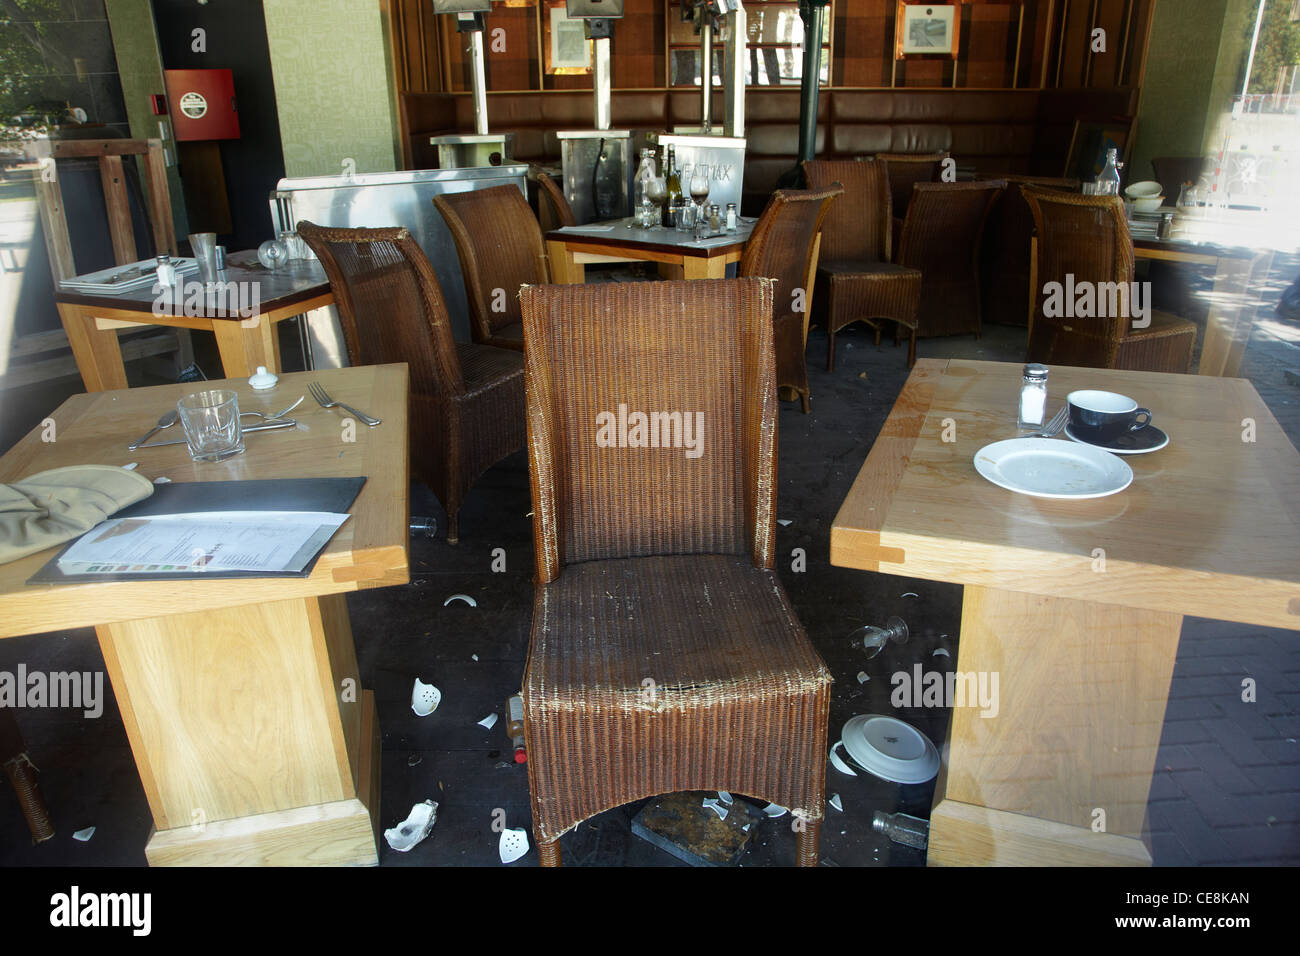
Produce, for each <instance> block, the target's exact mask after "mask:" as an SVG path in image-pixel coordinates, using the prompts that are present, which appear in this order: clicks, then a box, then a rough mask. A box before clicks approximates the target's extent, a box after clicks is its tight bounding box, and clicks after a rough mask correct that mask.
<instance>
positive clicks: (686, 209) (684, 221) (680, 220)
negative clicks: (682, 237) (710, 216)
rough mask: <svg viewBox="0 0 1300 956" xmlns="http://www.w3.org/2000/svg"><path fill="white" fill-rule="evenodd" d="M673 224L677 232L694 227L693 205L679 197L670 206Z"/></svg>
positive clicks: (688, 230) (687, 230) (686, 230)
mask: <svg viewBox="0 0 1300 956" xmlns="http://www.w3.org/2000/svg"><path fill="white" fill-rule="evenodd" d="M672 210H673V225H675V226H676V227H677V231H678V232H690V231H691V230H692V229H693V228H694V227H695V207H694V206H693V205H692V204H691V203H689V202H687V201H686V200H685V199H681V200H679V201H678V202H677V204H676V205H674V206H673V207H672Z"/></svg>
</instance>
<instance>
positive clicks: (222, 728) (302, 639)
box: [97, 594, 380, 866]
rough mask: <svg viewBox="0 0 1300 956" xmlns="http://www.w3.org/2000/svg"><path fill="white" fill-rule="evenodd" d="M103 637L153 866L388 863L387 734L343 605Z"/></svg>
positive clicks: (176, 619) (266, 608) (219, 615)
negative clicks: (383, 780) (383, 784)
mask: <svg viewBox="0 0 1300 956" xmlns="http://www.w3.org/2000/svg"><path fill="white" fill-rule="evenodd" d="M97 630H98V634H99V642H100V646H101V648H102V649H103V651H104V662H105V664H106V666H107V669H108V673H109V677H110V679H111V680H112V683H113V690H114V693H115V694H116V696H117V701H118V706H119V707H120V708H121V711H122V722H123V724H124V725H125V726H126V732H127V737H128V739H129V740H130V742H131V751H132V753H133V754H134V755H135V761H136V767H137V768H138V769H139V772H140V780H141V782H142V783H143V785H144V791H145V796H146V797H147V798H148V800H149V809H150V810H151V811H152V813H153V819H154V833H153V835H152V836H151V838H150V840H149V844H148V847H147V849H146V856H147V857H148V859H149V862H150V863H151V864H155V865H187V866H192V865H204V864H216V865H223V866H231V865H262V866H266V865H294V866H302V865H323V864H361V865H367V864H368V865H374V864H376V863H377V862H378V855H377V852H376V836H377V824H378V813H379V756H380V746H379V727H378V722H377V721H376V719H375V704H374V697H373V695H372V694H371V693H370V692H368V691H363V690H362V689H361V686H360V681H359V678H358V674H357V662H356V650H355V648H354V646H353V643H352V629H351V625H350V623H349V621H348V614H347V603H346V601H345V599H344V597H343V595H341V594H332V595H326V596H324V597H309V598H291V599H288V600H282V601H273V602H269V603H266V604H253V605H244V606H239V607H232V608H225V609H220V610H213V611H204V612H201V613H189V614H174V615H169V616H167V617H160V618H150V619H145V620H138V621H127V622H123V623H118V624H106V625H103V626H101V627H99V628H98V629H97Z"/></svg>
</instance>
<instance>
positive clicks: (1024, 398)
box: [1017, 362, 1047, 428]
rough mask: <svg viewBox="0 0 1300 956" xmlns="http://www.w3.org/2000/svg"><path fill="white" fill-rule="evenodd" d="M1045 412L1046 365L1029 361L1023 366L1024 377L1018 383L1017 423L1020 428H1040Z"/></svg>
mask: <svg viewBox="0 0 1300 956" xmlns="http://www.w3.org/2000/svg"><path fill="white" fill-rule="evenodd" d="M1046 412H1047V366H1046V365H1039V364H1037V363H1036V362H1031V363H1029V364H1028V365H1026V366H1025V372H1024V378H1023V379H1022V380H1021V383H1020V416H1019V419H1018V421H1017V424H1019V426H1020V427H1021V428H1042V427H1043V416H1044V415H1045V414H1046Z"/></svg>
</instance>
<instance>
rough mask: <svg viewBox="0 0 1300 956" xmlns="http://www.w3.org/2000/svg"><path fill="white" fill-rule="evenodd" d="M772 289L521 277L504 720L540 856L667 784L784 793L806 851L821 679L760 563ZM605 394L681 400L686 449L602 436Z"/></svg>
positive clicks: (815, 793) (818, 773) (767, 552)
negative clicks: (518, 582)
mask: <svg viewBox="0 0 1300 956" xmlns="http://www.w3.org/2000/svg"><path fill="white" fill-rule="evenodd" d="M774 286H775V283H773V282H771V281H768V280H762V279H731V280H726V279H714V280H695V281H675V282H646V283H629V284H612V283H607V284H593V285H564V286H541V287H528V288H525V289H524V290H523V292H522V293H521V298H522V299H523V311H524V337H525V342H526V344H527V347H526V349H525V357H526V362H527V366H528V445H529V454H530V459H531V465H532V467H531V478H532V490H533V510H534V514H535V517H534V519H533V545H534V550H535V554H536V569H537V571H536V573H537V577H536V585H535V587H536V592H535V601H534V613H533V628H532V643H531V646H530V647H529V651H528V663H527V666H526V669H525V672H524V687H523V699H524V736H525V739H526V743H527V747H528V781H529V788H530V791H531V800H532V809H533V832H534V835H535V837H536V840H537V844H538V852H539V855H540V857H541V862H542V865H543V866H557V865H559V863H560V845H559V837H560V836H561V834H563V833H565V832H567V831H568V830H571V829H572V828H574V827H575V826H577V825H578V824H579V823H581V822H582V821H583V820H585V819H587V818H588V817H591V816H593V815H594V814H597V813H600V812H602V811H603V810H606V809H609V808H611V807H616V806H619V805H621V804H624V803H628V802H630V801H633V800H638V799H641V798H644V797H650V796H654V795H656V794H661V793H671V792H677V791H682V790H731V791H735V792H737V793H742V794H747V795H750V796H753V797H758V798H761V799H765V800H769V801H772V802H774V803H777V804H780V805H782V806H785V807H789V808H790V809H791V810H792V811H793V813H794V814H795V817H796V818H797V819H798V820H799V824H798V825H797V827H796V829H797V830H798V850H797V853H798V862H799V863H800V865H804V866H814V865H816V863H817V837H818V830H819V827H820V824H821V820H822V817H823V815H824V799H823V798H824V788H825V774H826V771H825V766H826V728H827V720H828V708H829V704H830V691H831V678H830V673H829V672H828V671H827V669H826V667H825V665H824V664H823V663H822V661H821V658H820V657H818V655H817V652H816V651H815V650H814V649H813V646H812V644H811V643H810V642H809V640H808V638H807V636H806V635H805V633H804V631H803V629H802V627H800V625H799V622H798V619H797V618H796V617H795V614H794V611H793V609H792V608H791V607H790V603H789V600H788V599H787V598H786V595H785V591H784V589H783V588H782V586H781V582H780V579H779V578H778V576H777V574H776V572H775V571H774V570H773V568H774V561H775V550H774V549H775V536H774V527H775V525H774V517H775V499H776V419H777V415H776V404H777V402H776V375H775V363H774V353H773V337H772V321H771V315H772V295H773V291H774ZM620 405H622V406H623V409H620ZM625 409H631V410H633V411H632V413H629V419H630V417H631V414H634V413H635V412H638V411H639V412H644V413H649V412H652V411H661V412H662V411H666V412H670V413H671V412H673V411H680V412H682V413H683V415H684V421H689V420H690V416H691V415H698V416H700V418H699V419H697V420H698V421H702V422H703V425H702V426H697V428H702V430H697V431H696V432H695V435H696V437H697V438H700V439H702V443H701V444H700V445H699V446H698V451H699V452H701V454H699V455H698V457H688V456H687V454H686V451H685V449H684V448H679V447H662V446H663V445H664V444H668V445H672V444H673V443H672V442H666V443H665V442H663V441H660V443H659V444H660V447H657V448H645V447H602V440H601V438H600V433H599V432H598V431H597V428H598V427H599V425H600V421H601V419H600V418H599V417H598V416H600V415H601V413H602V412H615V410H618V413H619V414H621V413H622V412H623V411H624V410H625ZM605 427H609V423H608V421H607V422H606V426H605ZM659 434H660V435H663V434H664V432H662V431H661V432H659ZM684 434H685V432H684V431H683V435H684ZM627 435H628V438H629V442H627V443H626V444H630V439H631V437H632V435H633V432H628V433H627ZM612 438H613V435H612V434H609V433H606V437H605V440H604V442H603V444H604V445H606V446H608V445H609V444H610V439H612ZM615 444H616V445H617V444H620V443H619V442H615ZM691 454H695V452H692V453H691Z"/></svg>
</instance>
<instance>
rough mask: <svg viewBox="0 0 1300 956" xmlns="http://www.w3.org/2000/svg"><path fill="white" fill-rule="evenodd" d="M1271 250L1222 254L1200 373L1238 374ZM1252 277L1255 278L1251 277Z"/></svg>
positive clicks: (1198, 370)
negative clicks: (1233, 255)
mask: <svg viewBox="0 0 1300 956" xmlns="http://www.w3.org/2000/svg"><path fill="white" fill-rule="evenodd" d="M1272 261H1273V257H1272V254H1271V253H1263V254H1261V255H1259V256H1256V257H1255V258H1254V259H1240V258H1236V259H1230V258H1226V257H1224V258H1220V259H1219V262H1218V265H1217V267H1216V268H1215V272H1214V289H1213V291H1212V292H1211V294H1210V308H1209V313H1208V314H1207V315H1206V318H1205V342H1204V344H1203V345H1202V346H1201V363H1200V365H1199V366H1198V367H1197V370H1196V371H1197V374H1199V375H1221V376H1226V377H1228V378H1235V377H1236V376H1237V371H1238V369H1239V368H1240V366H1241V359H1242V356H1243V355H1245V353H1246V345H1247V344H1248V343H1249V341H1250V333H1251V329H1252V328H1254V325H1255V305H1256V299H1257V298H1258V294H1257V293H1255V292H1252V289H1255V288H1258V287H1259V286H1260V285H1261V284H1262V283H1261V281H1260V280H1262V279H1263V278H1264V277H1266V276H1267V275H1268V270H1269V266H1270V265H1271V264H1272ZM1252 278H1253V279H1254V280H1255V281H1252Z"/></svg>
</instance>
